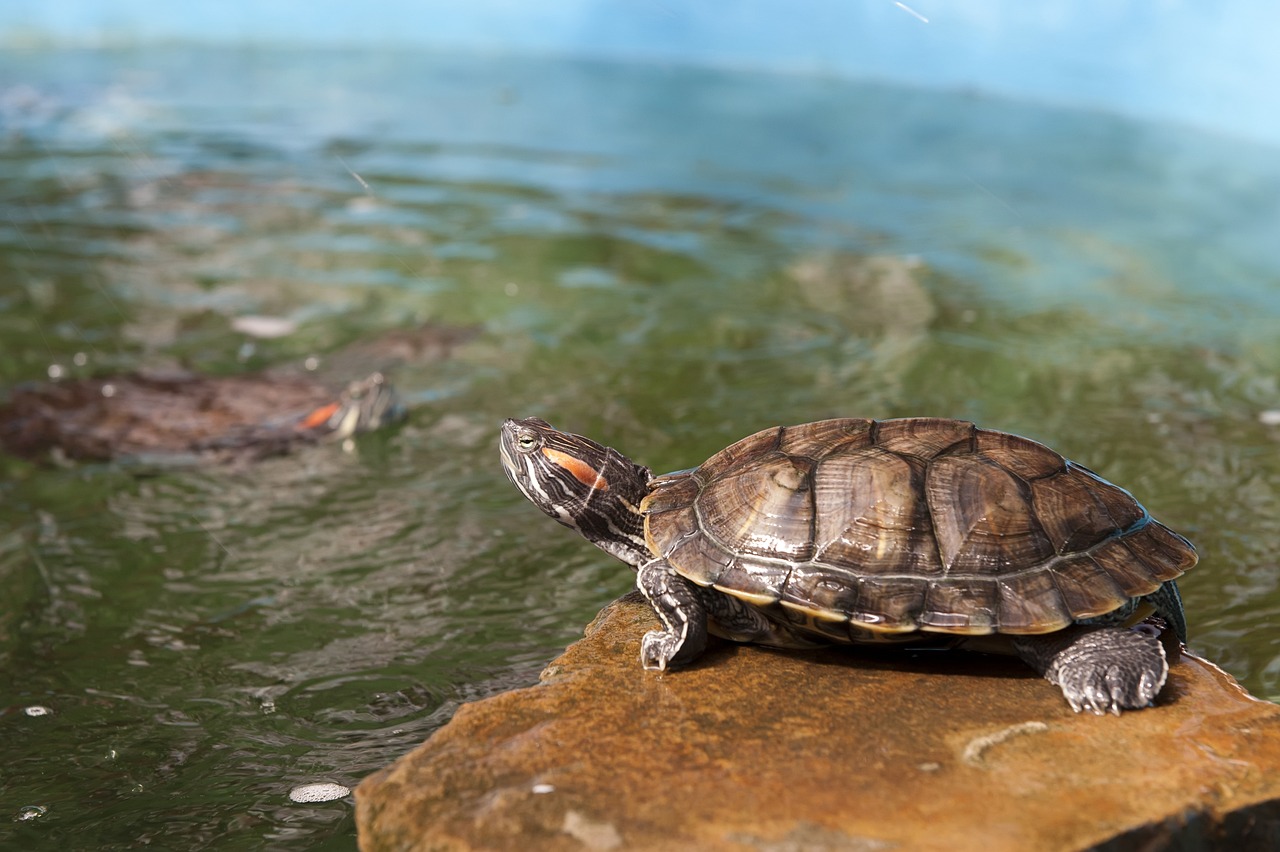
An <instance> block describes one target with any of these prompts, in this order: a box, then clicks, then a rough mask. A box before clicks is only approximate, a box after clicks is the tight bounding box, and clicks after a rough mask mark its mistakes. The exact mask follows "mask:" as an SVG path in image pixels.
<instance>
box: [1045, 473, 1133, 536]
mask: <svg viewBox="0 0 1280 852" xmlns="http://www.w3.org/2000/svg"><path fill="white" fill-rule="evenodd" d="M1028 488H1030V490H1031V503H1032V507H1033V509H1034V511H1035V513H1036V517H1037V518H1039V520H1040V525H1041V527H1042V528H1043V529H1044V531H1045V535H1046V536H1047V537H1048V539H1049V542H1050V543H1051V545H1052V546H1053V548H1054V550H1055V551H1056V552H1058V553H1064V554H1065V553H1078V552H1080V551H1083V550H1088V549H1089V548H1091V547H1093V546H1094V545H1096V544H1098V543H1099V542H1101V541H1103V540H1105V539H1107V538H1110V537H1112V536H1114V535H1116V534H1118V533H1120V532H1123V531H1124V530H1126V529H1128V528H1129V527H1130V526H1132V525H1133V524H1134V523H1136V522H1137V521H1138V520H1140V519H1141V518H1142V517H1143V515H1144V514H1145V512H1144V511H1143V509H1142V507H1141V506H1140V505H1138V502H1137V501H1136V500H1134V499H1133V497H1131V496H1130V495H1129V493H1128V492H1127V491H1124V490H1123V489H1121V488H1117V487H1116V486H1114V485H1112V484H1111V483H1109V482H1107V481H1105V480H1102V479H1099V478H1098V477H1096V476H1094V475H1092V474H1089V473H1086V472H1084V471H1083V470H1082V469H1081V468H1078V467H1075V466H1069V467H1068V469H1067V470H1066V471H1064V472H1063V473H1061V474H1058V475H1057V476H1051V477H1046V478H1044V479H1038V480H1035V481H1033V482H1031V483H1029V484H1028Z"/></svg>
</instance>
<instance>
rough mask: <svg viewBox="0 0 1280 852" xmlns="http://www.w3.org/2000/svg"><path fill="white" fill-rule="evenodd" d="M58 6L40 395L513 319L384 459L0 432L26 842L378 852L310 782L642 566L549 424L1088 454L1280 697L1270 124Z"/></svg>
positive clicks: (634, 441) (8, 647)
mask: <svg viewBox="0 0 1280 852" xmlns="http://www.w3.org/2000/svg"><path fill="white" fill-rule="evenodd" d="M744 5H746V6H751V5H752V4H744ZM756 5H758V4H756ZM884 5H885V10H882V11H887V12H889V13H892V15H893V17H891V18H890V17H883V18H879V17H877V18H876V20H885V21H891V22H892V23H891V24H885V25H884V26H885V27H890V26H892V27H899V26H900V25H901V26H902V27H905V26H907V25H911V26H916V27H917V28H923V27H925V26H936V25H937V24H938V22H937V21H936V20H935V21H934V22H933V23H930V24H928V25H925V24H924V23H923V22H921V21H920V20H918V18H917V17H913V15H912V14H909V12H911V11H913V10H914V11H915V12H916V13H919V14H924V13H925V12H926V10H924V9H923V8H922V7H921V6H920V5H919V4H913V6H912V8H911V9H903V8H901V7H900V6H895V5H894V4H891V3H886V4H884ZM1120 5H1121V6H1124V5H1125V4H1120ZM13 8H19V9H21V8H25V9H27V10H28V12H29V11H30V10H31V9H33V8H35V7H34V6H24V5H23V4H18V6H17V7H13ZM121 8H122V9H125V10H128V9H131V8H133V6H132V5H131V4H123V5H122V6H121ZM552 8H555V6H554V4H553V6H552ZM645 8H646V9H648V8H649V7H648V6H646V7H645ZM655 8H657V9H658V10H659V12H656V13H655V12H653V10H652V9H649V12H648V13H650V14H658V15H659V17H660V18H661V19H662V20H669V19H674V21H675V24H670V23H669V26H671V27H674V26H676V25H678V24H679V23H680V22H681V21H682V20H683V19H682V18H681V17H680V16H681V15H684V14H685V13H684V12H683V11H682V10H681V9H680V8H669V7H667V6H661V5H655ZM663 10H665V11H663ZM513 14H517V13H513ZM877 14H878V13H877ZM321 17H323V16H321ZM926 17H927V15H926ZM162 20H163V18H162ZM766 23H767V22H766ZM738 25H739V26H741V24H740V23H739V24H738ZM125 29H126V31H127V27H126V28H125ZM883 32H886V33H887V32H888V30H884V31H883ZM904 32H905V30H904ZM893 33H896V35H893V36H892V37H894V38H909V36H903V35H902V34H901V32H899V31H898V30H894V31H893ZM143 35H147V34H146V33H143ZM161 35H164V34H163V33H162V34H161ZM885 37H886V38H889V37H890V36H889V35H886V36H885ZM932 37H933V36H930V38H932ZM73 40H74V39H73ZM40 41H41V39H34V40H33V43H31V44H26V43H23V44H17V46H11V48H10V49H9V50H6V51H5V52H4V53H3V54H0V178H2V179H0V214H2V215H0V389H11V388H14V387H16V386H18V385H20V384H21V383H24V382H30V381H35V380H48V379H49V377H50V376H60V377H62V378H64V379H65V378H73V377H76V376H86V375H94V374H103V373H114V372H120V371H124V370H130V369H136V368H155V367H165V368H167V367H173V366H182V367H186V368H190V369H195V370H199V371H201V372H208V373H212V374H215V375H226V374H235V373H242V372H247V371H251V370H256V369H260V368H263V367H267V366H280V365H297V364H302V363H304V362H305V361H306V360H307V359H315V361H318V362H320V363H325V362H332V361H334V360H335V359H337V358H338V357H339V356H338V355H337V354H336V353H338V352H340V351H341V350H343V349H344V347H347V346H348V344H350V343H352V342H353V341H357V340H367V339H368V338H370V337H371V336H373V337H376V336H378V335H380V334H384V333H387V332H391V331H393V330H397V329H406V328H414V327H417V326H420V325H422V324H423V323H427V322H430V323H437V324H444V325H448V326H456V327H459V328H474V329H475V330H476V334H475V336H474V337H473V338H471V339H470V341H469V342H467V343H465V344H463V345H461V346H459V347H458V348H457V349H456V350H455V351H454V352H453V353H452V357H450V358H447V359H443V360H442V359H427V360H425V361H418V362H414V361H410V362H409V363H407V364H405V365H403V366H402V367H400V368H399V369H397V370H396V371H395V372H394V374H393V379H394V381H395V382H396V384H397V386H398V387H399V388H400V390H401V392H402V393H403V394H404V396H405V398H406V401H407V402H408V403H409V406H410V414H409V417H408V420H407V422H405V423H404V424H403V425H402V426H399V427H397V428H395V429H392V430H389V431H386V432H379V433H375V434H372V435H368V436H363V437H361V438H360V439H358V440H357V441H355V442H354V443H353V444H352V445H350V446H348V447H346V448H344V447H341V446H338V445H329V446H316V447H308V448H305V449H303V450H302V451H300V452H298V453H295V454H293V455H290V456H286V457H282V458H273V459H267V460H265V461H262V462H259V463H256V464H253V465H230V466H177V465H161V466H157V465H154V464H139V463H127V462H118V463H92V464H78V465H63V466H58V465H35V464H31V463H28V462H24V461H19V460H17V459H13V458H7V457H5V458H0V586H2V587H3V588H4V590H5V593H4V595H3V599H2V602H0V756H2V757H3V767H0V846H4V847H5V848H15V849H18V848H21V849H41V848H49V849H52V848H57V847H61V848H93V849H124V848H134V847H138V846H142V845H152V846H155V847H157V848H183V849H200V848H217V849H232V848H234V849H290V848H296V849H351V848H353V847H354V833H353V827H352V821H351V816H350V813H351V806H350V800H349V799H347V800H339V801H334V802H330V803H295V802H292V801H290V799H289V795H288V794H289V791H290V790H291V789H293V788H294V787H296V786H297V785H300V784H306V783H312V782H320V781H330V782H335V783H339V784H344V785H346V786H354V785H355V783H356V782H358V780H359V779H360V778H361V777H362V776H363V775H365V774H367V773H368V772H370V771H372V770H374V769H376V768H378V767H380V766H382V765H384V764H386V763H388V762H390V761H391V760H393V759H395V758H396V757H397V756H399V755H400V754H402V753H404V752H405V751H407V750H409V749H410V748H411V747H413V746H414V745H416V744H417V743H418V742H420V741H421V740H422V739H423V738H424V737H425V736H427V735H428V734H430V732H431V731H432V730H434V729H435V728H437V727H438V726H439V725H441V724H443V723H444V722H445V721H447V719H448V718H449V716H450V715H451V713H452V712H453V710H454V709H455V708H456V707H457V705H458V703H459V702H462V701H466V700H470V699H474V698H477V697H481V696H484V695H488V694H492V693H493V692H496V691H499V690H503V689H507V688H511V687H513V686H522V685H527V684H531V683H533V682H535V680H536V677H537V673H538V671H539V670H540V668H541V667H542V666H543V665H544V664H545V663H546V662H547V661H548V660H549V659H550V658H551V657H552V656H553V655H554V654H555V653H556V652H558V651H559V650H560V649H561V648H562V647H563V646H564V645H565V644H567V643H568V642H571V641H573V639H574V638H576V637H577V636H578V635H579V634H580V631H581V628H582V626H583V625H584V624H585V623H586V622H587V621H588V620H589V619H590V618H591V617H592V616H593V615H594V614H595V612H596V611H597V610H598V609H599V608H600V607H601V606H602V605H603V604H605V603H606V602H608V601H609V600H611V599H612V598H613V597H615V596H617V595H618V594H621V593H622V592H624V591H626V590H627V589H628V588H629V587H630V580H631V577H630V574H629V572H628V571H626V570H625V569H624V568H622V567H621V566H620V565H618V564H616V563H611V562H610V561H609V560H608V559H607V558H606V557H604V556H602V555H601V554H600V553H599V552H598V551H596V550H594V549H593V548H591V547H590V546H588V545H586V544H585V543H583V542H581V541H580V540H578V539H576V538H575V537H574V536H572V534H570V533H569V532H568V531H565V530H562V529H559V528H557V527H555V525H553V524H550V523H549V522H548V521H547V520H546V518H544V517H542V516H541V515H540V514H538V513H537V512H536V511H534V510H533V509H532V508H531V507H529V506H528V505H527V504H526V503H525V501H524V500H523V498H521V497H520V496H519V495H518V494H517V493H516V492H515V490H514V489H512V488H511V487H510V486H509V484H508V483H507V482H506V481H505V479H504V477H503V475H502V473H501V470H500V465H499V464H498V461H497V453H496V449H495V440H496V430H497V426H498V424H499V423H500V422H501V420H502V419H503V418H504V417H507V416H527V415H530V414H537V415H540V416H543V417H546V418H547V419H550V420H552V421H553V422H555V423H557V424H558V425H562V426H564V427H566V428H572V429H574V430H576V431H581V432H585V433H588V434H591V435H593V436H595V437H597V438H598V439H600V440H602V441H605V442H607V443H609V444H612V445H613V446H616V447H619V448H620V449H623V450H624V451H625V452H628V453H629V454H631V455H633V456H634V457H636V458H637V459H639V460H641V461H644V462H645V463H647V464H650V465H652V466H653V467H654V468H655V469H656V470H667V469H673V468H681V467H687V466H690V465H693V464H696V463H697V462H699V461H700V460H702V459H703V458H705V457H706V456H707V455H709V454H710V453H711V452H713V451H714V450H716V449H718V448H720V447H721V446H723V445H724V444H726V443H728V442H730V441H732V440H734V439H736V438H738V437H741V436H743V435H745V434H748V433H750V432H752V431H754V430H756V429H759V428H762V427H764V426H766V425H772V424H776V423H780V422H781V423H790V422H802V421H805V420H811V419H816V418H820V417H827V416H872V417H891V416H899V415H912V414H933V415H943V416H955V417H965V418H970V419H974V420H976V421H978V422H979V423H981V424H982V425H987V426H992V427H997V428H1003V429H1008V430H1012V431H1015V432H1020V433H1022V434H1026V435H1028V436H1030V437H1033V438H1037V439H1040V440H1043V441H1046V442H1047V443H1049V444H1051V445H1052V446H1054V447H1055V448H1057V449H1059V450H1061V451H1063V452H1064V453H1065V454H1067V455H1068V456H1070V457H1072V458H1075V459H1076V460H1078V461H1080V462H1082V463H1084V464H1087V465H1088V466H1090V467H1091V468H1093V469H1095V470H1097V471H1099V472H1100V473H1101V474H1102V475H1104V476H1106V477H1108V478H1110V479H1112V480H1114V481H1116V482H1118V483H1120V484H1122V485H1124V486H1126V487H1127V488H1129V489H1130V490H1132V491H1133V492H1134V493H1135V494H1136V495H1137V496H1138V497H1139V499H1141V500H1142V501H1143V502H1144V503H1146V505H1147V506H1148V507H1149V508H1150V509H1151V510H1152V512H1153V513H1154V514H1155V515H1156V516H1157V517H1159V518H1160V519H1161V520H1163V521H1165V522H1166V523H1168V524H1169V525H1171V526H1173V527H1174V528H1175V529H1178V530H1179V531H1181V532H1183V533H1185V534H1186V535H1188V536H1189V537H1190V538H1192V539H1193V540H1194V541H1195V542H1196V544H1197V545H1198V547H1199V549H1200V553H1201V565H1200V567H1198V568H1197V569H1196V570H1195V571H1194V572H1193V573H1191V574H1190V575H1188V576H1187V578H1186V580H1185V582H1184V584H1183V590H1184V596H1185V598H1186V602H1187V609H1188V614H1189V621H1190V625H1191V634H1192V639H1191V644H1192V647H1193V649H1194V650H1196V651H1197V652H1199V653H1201V654H1203V655H1205V656H1207V657H1208V658H1210V659H1212V660H1214V661H1216V662H1218V663H1219V664H1221V665H1223V666H1224V667H1225V668H1227V669H1228V670H1229V671H1230V672H1232V673H1233V674H1234V675H1235V676H1236V677H1238V678H1240V679H1241V681H1242V682H1243V683H1244V684H1245V686H1246V687H1247V688H1249V689H1250V690H1251V691H1252V692H1253V693H1254V694H1256V695H1259V696H1261V697H1265V698H1268V699H1270V700H1273V701H1275V700H1280V628H1278V627H1277V626H1276V625H1277V621H1278V619H1277V615H1280V588H1278V587H1277V568H1276V556H1275V543H1276V541H1277V540H1280V506H1278V505H1277V504H1278V502H1280V499H1278V498H1280V478H1278V476H1277V474H1278V472H1280V459H1278V456H1277V445H1278V443H1280V383H1278V381H1277V365H1278V364H1280V343H1278V342H1277V335H1276V328H1277V327H1280V326H1278V325H1277V320H1278V319H1280V239H1277V236H1278V234H1280V228H1278V227H1277V225H1278V223H1280V215H1278V214H1280V157H1277V156H1276V155H1277V150H1276V147H1275V142H1276V139H1274V138H1269V136H1268V134H1269V133H1270V130H1269V129H1268V128H1267V127H1266V126H1263V125H1262V124H1253V125H1251V124H1250V123H1249V121H1247V120H1246V118H1247V116H1245V117H1242V114H1240V113H1234V114H1233V116H1234V118H1235V119H1238V120H1237V121H1234V124H1233V123H1232V122H1231V121H1227V122H1226V124H1228V125H1230V126H1227V127H1225V129H1224V128H1223V127H1216V128H1215V127H1213V126H1210V122H1207V121H1206V122H1202V124H1204V126H1199V127H1198V126H1195V119H1196V118H1197V116H1161V115H1143V116H1141V117H1133V116H1132V115H1130V116H1126V115H1122V114H1120V113H1118V112H1115V111H1110V110H1107V109H1090V108H1084V107H1068V106H1061V105H1059V106H1050V105H1047V104H1046V103H1044V102H1043V99H1040V100H1036V99H1028V98H1011V97H1002V96H997V95H994V94H990V93H988V92H985V91H977V90H956V89H954V88H952V89H936V88H925V87H915V86H907V85H902V84H900V83H895V82H891V81H880V82H869V81H867V80H865V79H858V78H857V77H856V75H852V74H834V73H780V72H779V71H778V70H777V69H765V70H752V69H747V68H733V69H730V68H726V67H723V65H724V63H720V65H721V67H699V66H696V65H690V64H686V63H683V62H675V61H666V60H664V61H657V60H656V59H655V58H654V57H639V58H641V59H645V61H629V62H617V61H608V60H605V59H600V58H580V57H579V58H574V57H572V56H553V55H547V56H535V55H532V54H530V53H523V54H521V53H512V52H495V51H492V50H488V51H476V50H470V49H468V50H463V49H460V48H455V49H448V50H446V49H443V48H440V47H438V46H437V47H431V48H426V47H421V46H419V47H413V48H408V47H390V46H385V45H384V46H381V47H378V48H376V49H375V48H373V47H370V46H367V45H356V46H353V47H349V48H346V49H338V48H334V47H325V48H319V47H305V46H300V45H297V44H294V45H292V46H289V47H281V46H271V45H265V46H264V45H262V44H254V45H249V44H237V45H233V46H209V45H204V46H196V45H193V44H190V43H184V44H169V45H166V44H161V43H157V41H156V40H154V39H152V40H145V39H144V41H145V42H146V43H144V44H132V45H123V46H122V45H120V44H114V45H107V46H103V45H94V46H90V47H70V46H66V45H65V44H61V43H58V44H45V43H43V42H42V43H39V44H36V43H34V42H40ZM54 41H56V39H54ZM909 43H913V44H914V42H909ZM535 46H536V45H535ZM624 53H625V51H624ZM630 58H633V59H634V58H636V57H630ZM713 58H715V57H713ZM810 70H812V69H810ZM838 70H839V69H838ZM844 70H848V69H844ZM855 70H856V69H855ZM1111 70H1112V72H1113V73H1114V74H1115V75H1117V76H1115V77H1114V79H1117V80H1122V79H1127V78H1125V77H1124V76H1123V70H1124V69H1123V68H1121V69H1111ZM1138 76H1141V74H1140V73H1139V74H1138ZM909 82H919V81H909ZM1098 88H1106V87H1105V86H1099V87H1098ZM1014 94H1019V93H1017V92H1015V93H1014ZM1022 94H1027V93H1022ZM1031 94H1034V93H1031ZM1232 97H1234V96H1232ZM1086 100H1087V98H1086ZM1189 100H1193V99H1189ZM1101 106H1112V107H1115V106H1124V104H1107V103H1103V104H1101ZM1153 110H1154V112H1156V113H1159V111H1160V110H1159V108H1158V105H1157V107H1153ZM1136 112H1137V113H1142V110H1136ZM1206 115H1207V114H1206ZM1201 117H1203V116H1201ZM1165 118H1180V119H1185V120H1186V121H1185V122H1183V123H1178V122H1175V121H1169V120H1164V119H1165ZM249 315H267V316H273V317H280V318H284V319H286V320H288V321H289V323H290V324H291V325H292V326H293V327H294V328H295V329H296V330H295V331H294V332H293V333H291V334H287V335H285V336H283V337H279V338H274V339H268V340H254V339H250V338H247V337H246V336H245V335H244V334H243V333H241V332H240V331H238V330H237V329H236V327H234V326H233V323H234V321H235V320H237V319H238V318H243V317H245V316H249Z"/></svg>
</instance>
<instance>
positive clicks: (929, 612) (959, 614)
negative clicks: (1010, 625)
mask: <svg viewBox="0 0 1280 852" xmlns="http://www.w3.org/2000/svg"><path fill="white" fill-rule="evenodd" d="M925 600H926V604H925V608H924V612H922V613H921V615H920V629H921V630H929V631H936V632H942V633H962V634H967V635H978V634H983V633H992V632H994V631H995V629H996V624H997V623H998V620H999V611H1000V589H999V587H998V586H997V585H996V581H995V580H994V579H991V578H987V577H972V578H966V579H963V580H959V579H957V580H938V581H934V582H932V583H930V584H929V591H928V594H927V596H926V598H925Z"/></svg>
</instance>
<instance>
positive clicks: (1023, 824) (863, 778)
mask: <svg viewBox="0 0 1280 852" xmlns="http://www.w3.org/2000/svg"><path fill="white" fill-rule="evenodd" d="M654 626H656V622H655V619H654V617H653V615H652V613H651V611H650V610H649V609H648V607H647V606H646V605H644V604H643V603H642V602H639V601H637V600H635V599H633V598H631V597H630V596H628V597H627V598H623V599H622V600H620V601H618V602H615V603H614V604H612V605H611V606H609V607H607V608H606V609H605V610H604V611H603V612H602V613H601V614H600V616H598V617H597V618H596V620H595V621H593V622H592V623H591V625H590V626H589V627H588V628H587V631H586V637H585V638H584V639H582V640H581V641H579V642H577V643H575V644H573V645H572V646H570V647H569V648H568V650H566V651H565V653H564V654H563V655H562V656H561V657H560V658H559V659H557V660H556V661H554V662H553V663H552V664H551V665H550V666H549V667H548V668H547V670H546V671H545V672H544V673H543V677H542V681H543V682H542V684H541V685H538V686H534V687H530V688H528V689H520V690H516V691H513V692H509V693H506V694H503V695H498V696H495V697H493V698H490V699H487V700H484V701H479V702H476V703H474V704H468V705H464V706H463V707H462V708H460V709H459V711H458V713H457V714H456V716H455V717H454V719H453V721H451V722H450V723H449V724H448V725H446V726H445V727H444V728H442V729H441V730H439V731H438V732H437V733H436V734H435V735H434V736H432V737H431V738H430V739H429V740H428V741H427V742H426V743H424V744H423V745H422V746H420V747H419V748H418V749H416V750H415V751H413V752H412V753H410V754H408V755H406V756H405V757H404V758H402V759H401V760H399V761H398V762H397V763H395V764H393V765H392V766H390V767H388V768H387V769H384V770H382V771H380V772H378V773H376V774H374V775H372V776H370V777H369V778H367V779H365V781H364V782H363V783H362V784H361V785H360V787H359V789H358V790H357V791H356V803H357V821H358V825H359V832H360V848H361V849H362V850H365V852H385V850H428V849H432V850H436V849H450V850H453V849H457V850H461V849H531V848H532V849H565V850H578V849H615V848H616V849H769V850H810V849H852V850H878V849H911V850H917V849H919V850H932V849H938V850H944V849H945V850H970V849H972V850H982V852H997V850H1006V849H1007V850H1028V849H1034V850H1078V849H1106V850H1128V849H1166V848H1170V847H1176V848H1196V849H1202V848H1203V849H1217V848H1230V849H1241V850H1243V849H1276V848H1280V707H1277V706H1276V705H1273V704H1269V703H1267V702H1263V701H1259V700H1257V699H1254V698H1252V697H1250V696H1249V695H1248V694H1247V693H1245V692H1244V691H1243V690H1242V689H1241V688H1240V686H1239V685H1238V684H1237V683H1236V682H1235V681H1234V680H1232V679H1231V678H1230V677H1229V676H1228V675H1226V674H1225V673H1223V672H1222V671H1220V670H1219V669H1218V668H1216V667H1215V666H1213V665H1212V664H1211V663H1208V662H1206V661H1204V660H1201V659H1199V658H1197V657H1195V656H1193V655H1190V654H1185V655H1183V657H1182V659H1181V660H1180V661H1179V662H1178V663H1177V664H1175V665H1174V666H1173V668H1172V671H1171V672H1170V676H1169V683H1168V685H1167V686H1166V687H1165V689H1164V691H1163V693H1162V694H1161V696H1160V700H1159V703H1158V706H1156V707H1154V708H1151V709H1147V710H1142V711H1137V712H1130V713H1126V714H1124V715H1123V716H1120V717H1115V716H1105V717H1098V716H1091V715H1076V714H1075V713H1073V712H1071V709H1070V708H1069V707H1068V706H1067V703H1066V702H1065V701H1064V700H1063V699H1062V695H1061V694H1060V693H1059V691H1058V690H1057V688H1056V687H1054V686H1052V685H1050V684H1049V683H1047V682H1045V681H1043V680H1041V679H1039V678H1037V677H1036V676H1035V675H1034V674H1033V673H1031V672H1030V671H1029V670H1027V669H1026V668H1025V666H1023V665H1022V664H1021V663H1019V662H1017V661H1016V660H1012V659H1005V658H1000V657H988V656H980V655H976V654H965V653H962V652H948V651H939V652H914V653H908V652H902V651H897V652H884V653H871V652H867V651H863V650H857V649H848V648H845V649H833V650H829V651H814V652H804V653H799V652H779V651H770V650H767V649H762V648H755V647H747V646H737V645H729V644H720V645H716V646H713V647H712V649H711V650H709V651H708V653H707V654H706V655H705V656H704V657H703V658H702V660H700V661H699V663H698V664H697V665H695V666H693V667H691V668H688V669H682V670H679V671H674V672H667V673H665V674H657V673H654V672H649V671H644V670H642V669H641V668H640V664H639V659H638V658H639V643H640V637H641V635H642V634H643V633H644V631H646V630H648V629H650V628H652V627H654Z"/></svg>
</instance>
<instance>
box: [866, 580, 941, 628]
mask: <svg viewBox="0 0 1280 852" xmlns="http://www.w3.org/2000/svg"><path fill="white" fill-rule="evenodd" d="M928 585H929V584H928V581H926V580H924V579H920V578H916V577H862V578H860V579H859V582H858V600H857V607H856V609H854V610H852V611H850V613H849V621H850V622H851V623H857V624H858V625H859V626H862V627H865V628H867V629H870V630H874V631H876V632H879V633H903V632H906V631H909V630H916V629H918V628H919V626H920V623H919V618H920V612H921V610H922V609H923V608H924V596H925V592H926V590H927V589H928Z"/></svg>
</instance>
